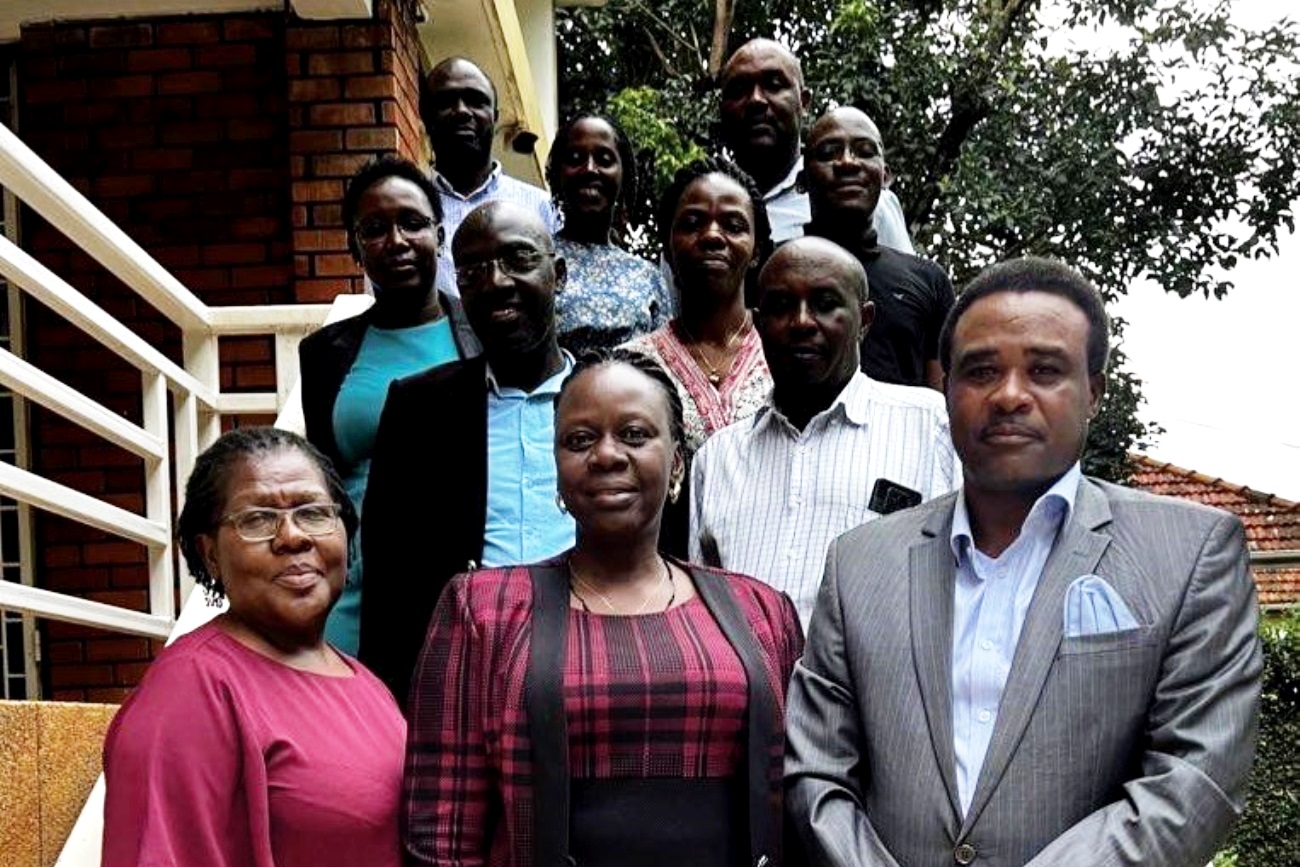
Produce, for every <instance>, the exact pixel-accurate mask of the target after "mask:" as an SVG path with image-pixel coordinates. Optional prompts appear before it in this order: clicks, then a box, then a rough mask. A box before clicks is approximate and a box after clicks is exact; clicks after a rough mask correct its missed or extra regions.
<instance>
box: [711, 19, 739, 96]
mask: <svg viewBox="0 0 1300 867" xmlns="http://www.w3.org/2000/svg"><path fill="white" fill-rule="evenodd" d="M735 14H736V0H713V44H712V46H711V47H710V49H709V76H710V77H711V78H717V77H718V73H719V72H721V71H722V62H723V61H724V60H726V59H727V39H728V37H729V36H730V35H731V21H732V19H733V18H734V17H735Z"/></svg>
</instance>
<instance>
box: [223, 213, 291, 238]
mask: <svg viewBox="0 0 1300 867" xmlns="http://www.w3.org/2000/svg"><path fill="white" fill-rule="evenodd" d="M228 225H229V227H230V236H231V237H232V238H238V239H239V240H243V241H251V240H257V239H266V238H269V237H271V236H273V235H275V234H276V233H277V232H278V231H280V220H279V219H278V218H276V217H238V218H236V219H234V220H231V221H230V223H229V224H228Z"/></svg>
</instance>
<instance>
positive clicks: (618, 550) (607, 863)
mask: <svg viewBox="0 0 1300 867" xmlns="http://www.w3.org/2000/svg"><path fill="white" fill-rule="evenodd" d="M681 444H682V422H681V404H680V402H679V400H678V398H677V391H676V389H675V388H674V386H673V383H672V381H671V380H670V379H669V378H668V377H667V376H666V375H665V373H664V372H663V370H662V369H661V368H659V367H658V366H657V365H656V364H654V363H653V362H651V361H649V360H648V359H646V358H645V357H644V356H641V355H639V354H636V353H631V352H627V351H625V350H615V351H614V352H613V353H609V354H605V355H600V356H595V357H587V358H584V359H583V360H581V361H580V362H579V363H578V365H577V367H576V368H575V370H574V372H573V374H572V375H571V376H570V377H569V379H568V380H567V381H566V382H565V384H564V387H563V389H562V391H561V393H560V396H559V398H558V400H557V404H556V421H555V460H556V468H557V471H558V477H559V489H560V496H561V497H562V499H563V502H564V503H565V505H566V507H567V508H568V510H569V511H570V512H571V513H572V515H573V517H574V521H575V522H576V524H577V541H576V543H575V545H574V547H573V549H572V550H570V551H569V552H568V553H567V554H565V555H563V556H561V557H559V558H557V559H555V560H552V561H549V562H546V563H542V564H539V565H536V566H527V567H516V568H509V569H490V570H483V571H479V572H473V573H468V574H464V575H460V576H457V577H456V578H455V579H453V581H452V583H451V584H450V585H449V586H448V588H447V589H446V591H444V593H443V595H442V598H441V600H440V601H439V604H438V608H437V610H436V611H435V613H434V616H433V620H432V622H431V624H430V631H429V637H428V641H427V643H426V645H425V648H424V652H423V653H422V655H421V659H420V663H419V665H418V667H417V670H416V677H415V684H414V688H413V691H412V698H411V706H410V713H411V735H410V739H409V742H408V746H407V765H406V784H405V794H404V797H403V811H404V818H405V823H404V827H405V829H406V831H405V841H406V849H407V857H408V861H409V863H412V864H428V865H461V864H491V865H512V867H530V865H538V867H541V865H558V864H568V863H574V862H576V863H577V864H579V865H582V867H613V865H619V867H643V865H644V867H649V865H663V864H672V863H677V864H689V865H692V867H741V865H746V867H748V865H753V864H755V863H766V864H770V865H773V867H775V865H778V864H780V863H781V843H782V841H781V827H782V821H781V761H782V749H783V742H784V737H783V708H784V704H785V695H784V694H785V685H786V682H787V681H788V679H789V676H790V672H791V670H792V668H793V666H794V662H795V660H796V659H797V658H798V657H799V654H800V653H801V651H802V648H803V637H802V635H801V633H800V631H799V621H798V618H797V616H796V615H795V612H794V607H793V605H792V604H791V602H790V600H789V599H788V598H787V597H786V596H785V595H784V594H782V593H780V592H779V591H776V590H774V589H772V588H771V587H769V586H767V585H766V584H763V583H761V582H759V581H756V580H754V579H751V578H746V577H744V576H741V575H734V574H730V573H726V572H721V571H717V570H712V569H705V568H701V567H698V566H694V565H692V564H688V563H684V562H681V561H679V560H675V559H671V558H668V557H665V556H663V555H662V554H660V553H659V551H658V550H657V548H656V541H657V538H658V534H659V522H660V520H661V516H662V512H663V506H664V501H665V500H666V499H667V498H668V497H670V496H673V495H674V494H675V492H676V491H677V490H678V489H679V485H680V482H681V473H682V470H683V466H684V464H683V459H682V445H681ZM570 858H571V859H572V862H571V861H570V860H569V859H570Z"/></svg>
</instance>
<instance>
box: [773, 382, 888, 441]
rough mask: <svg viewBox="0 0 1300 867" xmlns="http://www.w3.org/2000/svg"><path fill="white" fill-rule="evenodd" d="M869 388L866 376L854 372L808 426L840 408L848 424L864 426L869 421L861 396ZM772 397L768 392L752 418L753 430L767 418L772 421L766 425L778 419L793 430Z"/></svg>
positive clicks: (864, 402) (864, 401) (865, 405)
mask: <svg viewBox="0 0 1300 867" xmlns="http://www.w3.org/2000/svg"><path fill="white" fill-rule="evenodd" d="M870 387H871V380H869V379H868V378H867V375H866V374H865V373H863V372H862V371H860V370H857V371H854V373H853V376H852V377H850V378H849V381H848V384H846V385H845V386H844V388H842V389H840V393H839V394H838V395H836V396H835V400H833V401H831V405H830V406H828V407H826V409H824V410H822V411H821V412H819V413H817V414H816V415H815V416H813V417H812V418H811V419H809V420H808V425H809V426H810V427H811V426H812V424H813V422H815V421H817V419H819V418H825V417H828V416H830V415H831V414H833V413H835V412H836V411H837V410H839V409H840V408H843V415H844V418H845V420H847V421H848V422H849V423H850V424H852V425H856V426H857V427H862V426H864V425H866V424H867V422H868V421H869V420H870V419H869V413H868V412H867V402H866V400H864V399H863V397H862V395H863V392H864V390H865V389H868V388H870ZM774 397H775V392H768V395H767V403H765V404H764V405H763V407H762V409H760V410H759V411H758V412H757V413H756V414H755V416H754V428H755V429H757V428H758V426H759V425H760V424H762V423H763V418H764V417H768V416H770V417H771V419H772V421H770V422H768V424H775V423H776V422H777V420H778V419H779V420H780V421H781V422H783V423H784V424H786V425H787V426H789V427H790V428H791V429H793V428H794V426H793V425H791V424H790V422H789V421H788V420H787V419H786V417H785V414H784V413H782V412H781V410H780V409H779V408H777V406H776V403H775V402H774ZM805 430H807V428H805Z"/></svg>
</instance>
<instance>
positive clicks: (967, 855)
mask: <svg viewBox="0 0 1300 867" xmlns="http://www.w3.org/2000/svg"><path fill="white" fill-rule="evenodd" d="M952 860H954V861H956V862H957V863H958V864H961V865H962V867H966V865H967V864H970V863H972V862H974V860H975V847H974V846H972V845H971V844H969V843H962V844H961V845H960V846H958V847H957V848H956V849H954V850H953V853H952Z"/></svg>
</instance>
